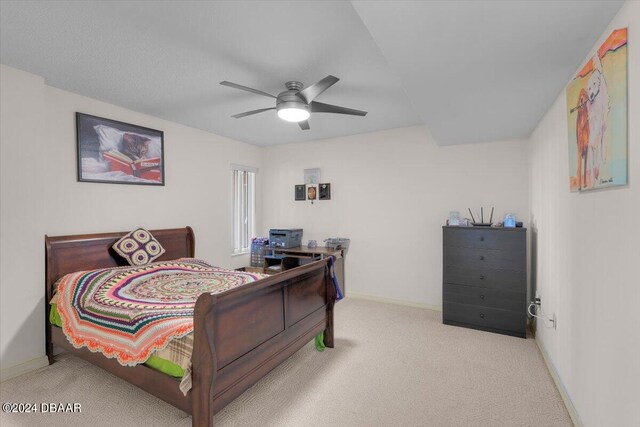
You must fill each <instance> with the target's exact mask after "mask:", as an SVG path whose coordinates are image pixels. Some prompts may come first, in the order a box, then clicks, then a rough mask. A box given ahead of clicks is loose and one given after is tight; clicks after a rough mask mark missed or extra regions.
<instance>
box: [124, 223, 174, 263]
mask: <svg viewBox="0 0 640 427" xmlns="http://www.w3.org/2000/svg"><path fill="white" fill-rule="evenodd" d="M112 248H113V250H114V251H116V252H117V253H118V254H119V255H120V256H121V257H122V258H124V259H126V260H127V262H128V263H129V265H136V266H137V265H145V264H148V263H150V262H153V261H154V260H155V259H156V258H158V257H159V256H160V255H162V254H163V253H164V252H165V251H164V248H163V247H162V245H161V244H160V242H158V241H157V240H156V238H155V237H153V235H152V234H151V233H149V232H148V231H147V230H145V229H144V228H138V229H137V230H134V231H132V232H131V233H128V234H127V235H125V236H123V237H122V238H121V239H120V240H118V241H117V242H116V243H114V245H113V246H112Z"/></svg>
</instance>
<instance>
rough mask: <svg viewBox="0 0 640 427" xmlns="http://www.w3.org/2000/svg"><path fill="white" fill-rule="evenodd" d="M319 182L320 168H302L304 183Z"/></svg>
mask: <svg viewBox="0 0 640 427" xmlns="http://www.w3.org/2000/svg"><path fill="white" fill-rule="evenodd" d="M319 182H320V168H312V169H305V170H304V183H305V184H306V185H310V184H318V183H319Z"/></svg>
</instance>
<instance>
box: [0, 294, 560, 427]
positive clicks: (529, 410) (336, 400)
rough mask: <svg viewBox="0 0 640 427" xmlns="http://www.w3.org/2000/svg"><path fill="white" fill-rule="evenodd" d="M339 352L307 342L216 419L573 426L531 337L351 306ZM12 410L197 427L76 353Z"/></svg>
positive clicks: (91, 422) (14, 391) (44, 417)
mask: <svg viewBox="0 0 640 427" xmlns="http://www.w3.org/2000/svg"><path fill="white" fill-rule="evenodd" d="M335 323H336V340H335V345H336V348H335V349H327V350H325V351H324V352H322V353H320V352H317V351H316V350H315V347H314V346H313V344H312V343H309V344H308V345H306V346H305V347H304V348H302V349H301V350H300V351H299V352H297V353H296V354H295V355H293V356H292V357H291V358H289V359H288V360H287V361H285V362H284V363H283V364H282V365H280V366H279V367H278V368H276V369H274V370H273V371H272V372H271V373H270V374H269V375H267V376H266V377H265V378H263V379H262V380H261V381H259V382H258V383H257V384H256V385H255V386H254V387H252V388H251V389H249V390H247V391H246V392H245V393H244V394H243V395H241V396H240V397H238V398H237V399H236V400H235V401H233V402H232V403H231V404H229V405H228V406H227V407H226V408H225V409H223V410H222V411H221V412H219V413H218V414H217V415H216V425H217V426H278V427H280V426H492V427H495V426H510V427H511V426H571V420H570V418H569V415H568V413H567V411H566V409H565V407H564V405H563V403H562V400H561V398H560V394H559V393H558V391H557V390H556V388H555V385H554V383H553V380H552V379H551V376H550V375H549V373H548V371H547V369H546V367H545V364H544V361H543V359H542V356H541V354H540V352H539V351H538V348H537V347H536V345H535V342H534V340H533V339H526V340H525V339H521V338H513V337H508V336H504V335H498V334H492V333H488V332H480V331H475V330H471V329H465V328H459V327H454V326H446V325H443V324H442V313H440V312H437V311H431V310H425V309H420V308H412V307H405V306H400V305H393V304H383V303H378V302H372V301H365V300H360V299H346V300H344V301H341V302H339V303H338V304H337V305H336V322H335ZM0 396H1V400H2V402H32V403H38V404H39V403H41V402H61V403H74V402H77V403H80V404H81V405H82V412H81V413H79V414H78V413H75V414H73V413H72V414H42V413H38V414H6V413H2V414H1V415H0V424H1V425H2V426H3V427H9V426H47V427H53V426H92V427H98V426H114V425H118V426H185V427H187V426H190V425H191V417H190V416H189V415H187V414H185V413H184V412H182V411H180V410H179V409H176V408H173V407H172V406H170V405H169V404H167V403H164V402H163V401H161V400H159V399H157V398H155V397H153V396H151V395H150V394H148V393H146V392H144V391H142V390H140V389H138V388H136V387H135V386H133V385H130V384H128V383H126V382H125V381H123V380H121V379H119V378H117V377H115V376H113V375H111V374H109V373H107V372H105V371H103V370H101V369H99V368H97V367H95V366H93V365H91V364H89V363H87V362H85V361H83V360H81V359H78V358H76V357H73V356H70V355H60V356H58V361H57V362H56V363H54V364H53V365H51V366H48V367H45V368H42V369H40V370H38V371H35V372H32V373H29V374H25V375H22V376H20V377H17V378H14V379H11V380H9V381H5V382H4V383H2V384H0Z"/></svg>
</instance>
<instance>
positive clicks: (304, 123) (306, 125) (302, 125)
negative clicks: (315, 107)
mask: <svg viewBox="0 0 640 427" xmlns="http://www.w3.org/2000/svg"><path fill="white" fill-rule="evenodd" d="M298 125H300V129H302V130H309V129H311V128H310V127H309V122H308V121H307V120H303V121H301V122H298Z"/></svg>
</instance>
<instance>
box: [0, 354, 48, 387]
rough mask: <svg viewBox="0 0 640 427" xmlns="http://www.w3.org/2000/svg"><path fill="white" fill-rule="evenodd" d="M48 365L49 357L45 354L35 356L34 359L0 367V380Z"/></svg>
mask: <svg viewBox="0 0 640 427" xmlns="http://www.w3.org/2000/svg"><path fill="white" fill-rule="evenodd" d="M48 365H49V359H48V358H47V356H40V357H36V358H35V359H31V360H28V361H26V362H24V363H20V364H19V365H14V366H10V367H8V368H3V369H0V382H2V381H6V380H9V379H11V378H15V377H17V376H19V375H22V374H26V373H27V372H31V371H35V370H36V369H40V368H44V367H45V366H48Z"/></svg>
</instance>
